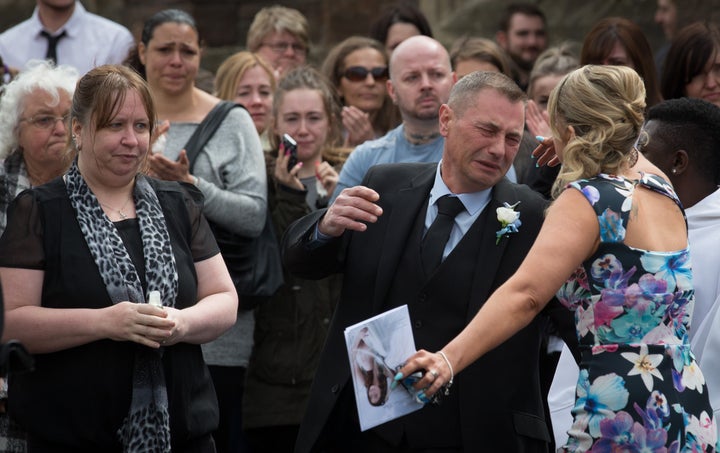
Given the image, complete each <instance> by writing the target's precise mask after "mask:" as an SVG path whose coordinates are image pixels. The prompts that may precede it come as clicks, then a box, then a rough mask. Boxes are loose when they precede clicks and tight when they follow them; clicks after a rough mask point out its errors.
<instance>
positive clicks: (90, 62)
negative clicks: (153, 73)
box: [0, 1, 135, 75]
mask: <svg viewBox="0 0 720 453" xmlns="http://www.w3.org/2000/svg"><path fill="white" fill-rule="evenodd" d="M43 30H45V29H44V27H43V24H42V22H40V17H39V16H38V9H37V7H36V8H35V11H34V12H33V14H32V16H31V17H30V18H29V19H27V20H25V21H23V22H21V23H19V24H17V25H15V26H14V27H12V28H9V29H7V30H6V31H5V32H3V33H2V34H0V56H2V58H3V61H4V63H5V64H6V65H8V66H11V67H14V68H17V69H20V70H22V69H23V68H24V66H25V64H26V63H27V62H28V61H29V60H32V59H41V60H42V59H45V53H46V52H47V43H48V40H47V39H46V38H45V37H43V36H42V35H41V32H42V31H43ZM63 31H64V32H65V36H64V37H63V38H62V39H60V41H59V42H58V44H57V64H58V65H61V64H64V65H70V66H73V67H75V68H77V70H78V72H79V73H80V74H81V75H82V74H85V73H86V72H87V71H89V70H90V69H92V68H94V67H96V66H100V65H103V64H118V63H122V62H123V61H124V60H125V58H126V57H127V55H128V52H129V50H130V49H131V48H132V47H133V46H134V45H135V39H134V38H133V36H132V34H131V33H130V31H129V30H128V29H127V28H125V27H123V26H122V25H120V24H118V23H115V22H113V21H111V20H108V19H105V18H104V17H100V16H98V15H96V14H92V13H89V12H88V11H86V10H85V8H84V7H83V6H82V4H81V3H80V2H79V1H78V2H75V11H74V12H73V14H72V16H70V19H69V20H68V21H67V22H66V23H65V25H63V26H62V27H60V29H59V30H56V31H55V32H54V33H52V35H53V36H57V35H59V34H60V33H62V32H63Z"/></svg>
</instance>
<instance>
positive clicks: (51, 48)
mask: <svg viewBox="0 0 720 453" xmlns="http://www.w3.org/2000/svg"><path fill="white" fill-rule="evenodd" d="M40 34H41V35H43V36H44V37H45V39H47V42H48V46H47V52H45V58H46V59H48V60H52V61H53V63H57V43H58V41H60V39H62V38H64V37H65V30H63V32H62V33H60V34H59V35H57V36H52V35H51V34H50V33H48V32H46V31H45V30H43V31H41V32H40Z"/></svg>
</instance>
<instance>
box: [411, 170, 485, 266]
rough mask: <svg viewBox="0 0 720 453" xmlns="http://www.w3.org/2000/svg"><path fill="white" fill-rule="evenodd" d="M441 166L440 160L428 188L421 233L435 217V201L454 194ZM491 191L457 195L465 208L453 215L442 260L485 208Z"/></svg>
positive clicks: (436, 211) (436, 208)
mask: <svg viewBox="0 0 720 453" xmlns="http://www.w3.org/2000/svg"><path fill="white" fill-rule="evenodd" d="M441 168H442V160H441V161H440V162H439V163H438V166H437V171H436V172H435V183H434V184H433V187H432V189H431V190H430V199H429V200H428V203H429V204H428V208H427V213H426V214H425V231H424V233H423V235H424V234H425V233H427V230H428V229H429V228H430V225H432V223H433V221H434V220H435V217H437V213H438V207H437V204H436V202H437V201H438V200H439V199H440V197H442V196H443V195H454V194H453V193H452V192H451V191H450V189H449V188H448V186H447V185H446V184H445V181H443V179H442V176H441V175H440V169H441ZM491 191H492V189H486V190H483V191H480V192H472V193H461V194H459V195H457V197H458V198H459V199H460V201H461V202H462V204H463V206H464V207H465V210H464V211H463V212H461V213H460V214H458V215H457V216H456V217H455V224H454V225H453V228H452V230H451V231H450V238H449V239H448V241H447V243H446V244H445V250H444V251H443V256H442V259H443V260H445V258H447V256H448V255H449V254H450V252H452V249H454V248H455V246H456V245H457V244H458V243H459V242H460V240H462V238H463V236H465V233H467V232H468V230H469V229H470V227H471V226H472V224H473V223H475V220H477V218H478V216H480V213H481V212H482V210H483V209H485V206H487V205H488V203H490V192H491Z"/></svg>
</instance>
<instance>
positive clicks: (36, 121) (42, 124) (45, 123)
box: [20, 113, 70, 129]
mask: <svg viewBox="0 0 720 453" xmlns="http://www.w3.org/2000/svg"><path fill="white" fill-rule="evenodd" d="M69 117H70V114H69V113H66V114H65V115H63V116H53V115H35V116H31V117H30V118H20V121H26V122H28V123H30V124H32V125H33V126H35V127H37V128H38V129H51V128H53V127H55V124H56V123H57V122H58V121H62V122H63V124H67V120H68V118H69Z"/></svg>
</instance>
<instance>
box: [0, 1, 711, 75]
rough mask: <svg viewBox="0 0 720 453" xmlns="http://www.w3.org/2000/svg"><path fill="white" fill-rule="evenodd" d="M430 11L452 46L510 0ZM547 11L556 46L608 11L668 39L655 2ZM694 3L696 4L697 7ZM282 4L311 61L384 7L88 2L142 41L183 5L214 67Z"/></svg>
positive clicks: (10, 5) (707, 5) (17, 12)
mask: <svg viewBox="0 0 720 453" xmlns="http://www.w3.org/2000/svg"><path fill="white" fill-rule="evenodd" d="M414 1H415V2H416V4H418V5H419V6H420V8H421V9H422V10H423V11H424V12H425V14H426V16H427V17H428V20H429V21H430V23H431V24H432V26H433V30H434V33H435V35H436V37H437V38H438V39H439V40H440V41H441V42H443V43H444V44H446V45H449V44H450V43H451V42H452V41H453V40H454V39H455V38H457V37H459V36H462V35H464V34H473V35H477V36H484V37H488V38H492V37H494V35H495V31H496V30H497V22H498V18H499V15H500V11H501V10H502V8H504V6H505V5H506V4H507V3H508V1H507V0H414ZM531 2H532V3H535V4H537V5H539V6H540V8H542V9H543V11H545V13H546V15H547V18H548V24H549V32H550V40H551V43H552V44H554V43H559V42H562V41H565V40H575V41H582V38H583V36H584V35H585V33H586V32H587V30H589V29H590V27H591V26H592V24H593V23H594V22H595V21H597V20H598V19H600V18H603V17H606V16H625V17H628V18H630V19H632V20H634V21H636V22H637V23H638V24H639V25H640V26H641V27H642V28H643V30H644V31H645V33H646V34H647V36H648V39H649V40H650V42H651V44H652V45H653V47H654V48H657V47H659V46H660V45H661V44H662V42H663V36H662V33H661V31H660V29H659V27H658V26H656V25H655V24H654V23H653V15H654V11H655V5H656V0H583V1H577V0H535V1H532V0H531ZM692 2H695V3H696V4H693V5H691V3H692ZM274 3H281V4H283V5H285V6H289V7H292V8H296V9H298V10H300V11H301V12H302V13H303V14H305V15H306V16H307V18H308V20H309V22H310V24H312V25H313V26H312V27H311V39H312V42H313V51H312V53H311V56H310V60H311V61H312V62H314V63H318V62H320V61H322V58H323V57H324V55H325V53H326V52H327V49H328V48H329V47H330V46H332V44H333V43H336V42H338V41H340V40H342V39H344V38H346V37H348V36H350V35H353V34H365V33H367V31H368V29H369V26H370V23H371V22H372V21H373V20H374V18H375V16H376V15H377V13H378V12H379V11H380V10H381V9H382V7H383V6H384V5H385V4H387V3H390V2H388V1H382V0H284V1H281V2H272V1H257V0H256V1H253V0H184V1H180V0H83V5H85V7H86V8H87V9H88V10H90V11H94V12H97V13H98V14H101V15H103V16H105V17H108V18H110V19H113V20H115V21H117V22H120V23H122V24H124V25H126V26H127V27H128V28H129V29H130V30H131V31H132V32H133V34H134V35H135V36H136V37H138V38H139V36H140V32H141V29H142V24H143V21H144V19H145V18H146V17H148V16H149V15H150V14H152V13H154V12H156V11H158V10H160V9H164V8H182V9H185V10H187V11H188V12H190V13H191V14H193V15H194V17H195V18H196V19H197V21H198V24H199V28H200V33H201V35H202V37H203V39H204V41H205V44H206V51H205V54H204V58H203V66H205V67H206V68H207V69H210V70H215V69H216V68H217V66H218V65H219V64H220V62H221V61H222V60H223V59H224V58H225V57H226V56H227V55H230V54H231V53H233V52H235V51H237V50H241V49H242V48H243V46H244V43H245V36H246V34H247V29H248V27H249V26H250V22H251V21H252V18H253V16H254V14H255V13H256V12H257V11H258V10H259V9H260V8H262V7H264V6H268V5H272V4H274ZM678 3H680V4H682V5H683V8H686V9H691V10H692V11H696V12H697V13H698V15H699V17H703V18H712V19H717V18H718V16H719V15H720V0H683V1H680V0H678ZM34 5H35V1H34V0H0V12H1V13H0V30H4V29H6V28H7V27H9V26H11V25H12V24H14V23H16V22H18V21H20V20H23V19H24V18H26V17H28V16H29V15H30V14H31V13H32V10H33V7H34Z"/></svg>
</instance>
